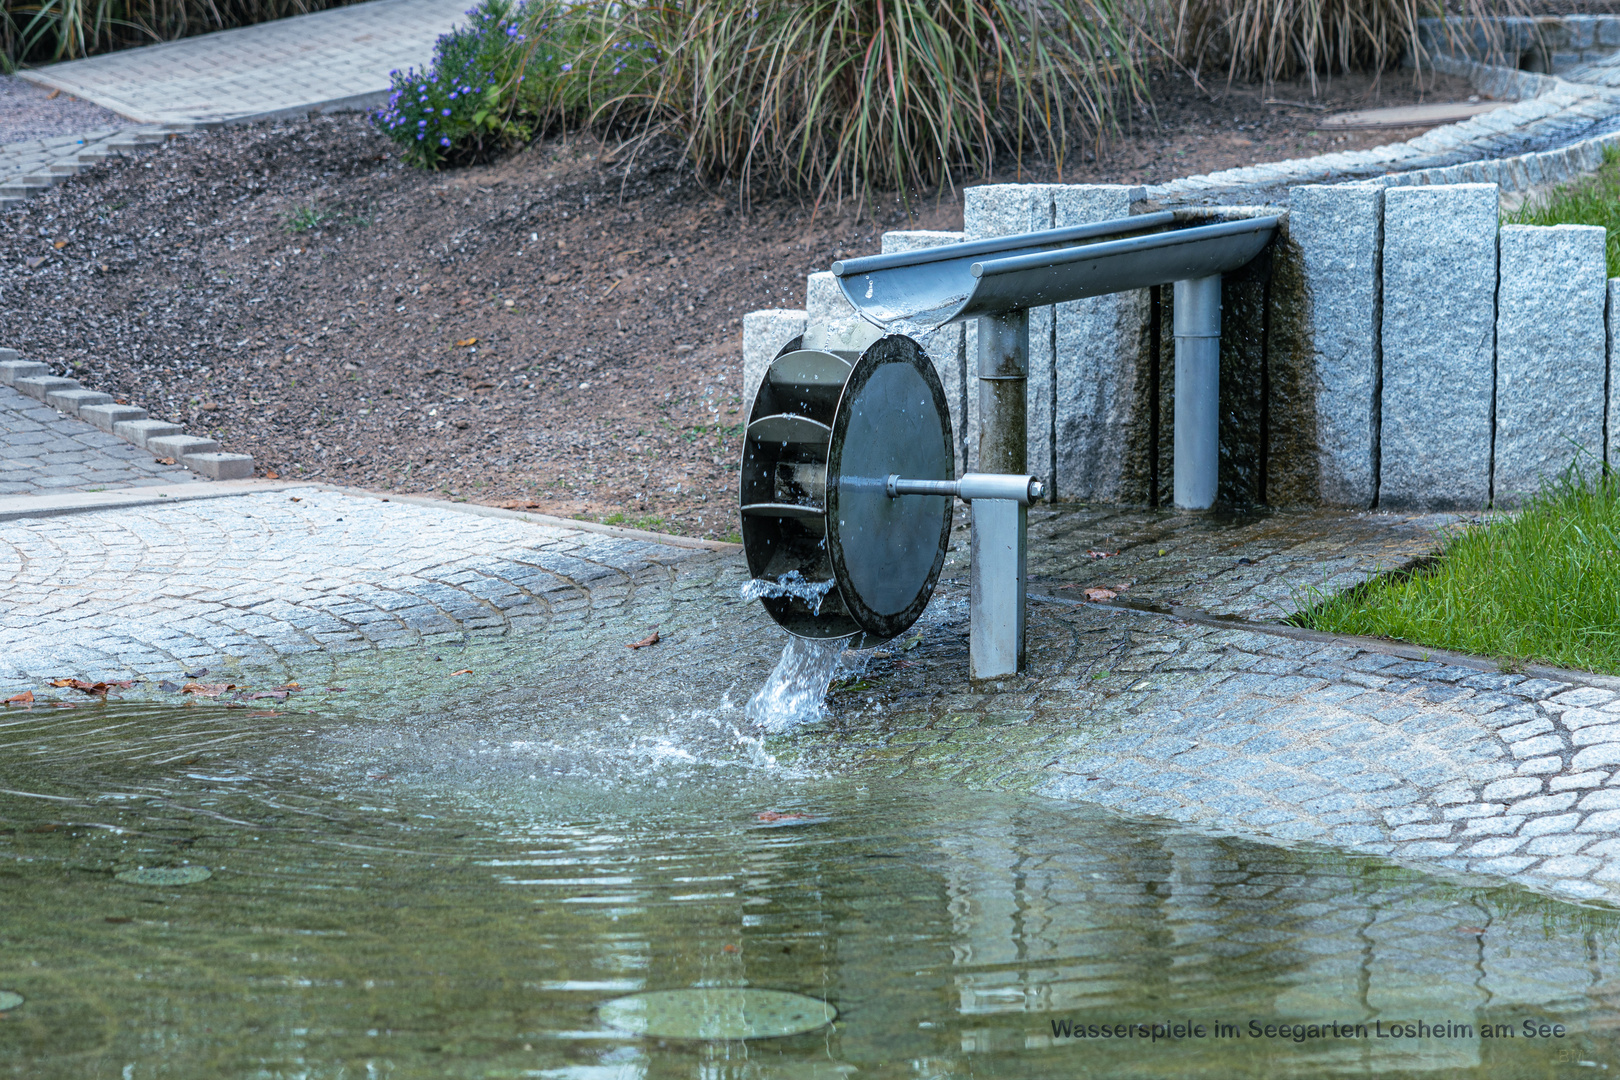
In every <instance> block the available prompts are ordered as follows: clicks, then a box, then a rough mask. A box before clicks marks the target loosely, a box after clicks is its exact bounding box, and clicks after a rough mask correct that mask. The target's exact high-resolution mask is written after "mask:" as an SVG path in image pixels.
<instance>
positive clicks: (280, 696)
mask: <svg viewBox="0 0 1620 1080" xmlns="http://www.w3.org/2000/svg"><path fill="white" fill-rule="evenodd" d="M260 698H274V699H275V700H277V701H286V700H287V691H285V690H260V691H259V692H258V693H255V694H247V695H245V697H244V700H246V701H258V700H259V699H260Z"/></svg>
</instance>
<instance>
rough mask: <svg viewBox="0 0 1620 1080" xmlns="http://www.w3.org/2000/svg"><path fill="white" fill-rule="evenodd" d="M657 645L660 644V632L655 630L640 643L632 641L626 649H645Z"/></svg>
mask: <svg viewBox="0 0 1620 1080" xmlns="http://www.w3.org/2000/svg"><path fill="white" fill-rule="evenodd" d="M656 644H658V631H656V630H654V631H653V632H652V633H650V634H648V635H647V636H646V637H644V638H642V639H641V640H640V641H632V642H631V643H630V644H629V645H627V646H626V648H630V649H645V648H646V647H647V646H649V645H656Z"/></svg>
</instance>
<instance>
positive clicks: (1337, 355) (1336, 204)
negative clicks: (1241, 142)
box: [1288, 184, 1384, 509]
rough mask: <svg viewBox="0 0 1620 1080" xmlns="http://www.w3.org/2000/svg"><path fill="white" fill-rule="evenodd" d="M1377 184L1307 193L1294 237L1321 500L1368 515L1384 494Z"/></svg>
mask: <svg viewBox="0 0 1620 1080" xmlns="http://www.w3.org/2000/svg"><path fill="white" fill-rule="evenodd" d="M1383 213H1384V192H1383V189H1382V188H1380V187H1379V186H1378V185H1376V184H1339V185H1334V186H1316V185H1311V186H1308V187H1297V188H1294V189H1292V190H1291V191H1290V192H1289V202H1288V232H1289V236H1290V238H1291V239H1292V240H1293V242H1294V244H1295V245H1297V247H1298V250H1299V258H1300V264H1301V270H1302V273H1303V276H1304V286H1305V294H1306V301H1307V303H1306V312H1307V313H1306V315H1305V317H1304V321H1305V323H1306V327H1305V329H1306V331H1307V334H1308V337H1309V340H1310V352H1309V356H1308V358H1307V359H1306V369H1307V370H1308V371H1309V372H1310V373H1311V374H1312V375H1313V376H1314V378H1313V380H1312V381H1313V382H1314V384H1315V391H1316V393H1315V421H1316V438H1315V443H1316V473H1317V478H1316V488H1317V497H1318V499H1319V500H1320V502H1321V503H1323V504H1324V505H1327V506H1346V507H1355V508H1358V509H1365V508H1367V507H1369V506H1371V505H1372V502H1373V497H1374V495H1375V494H1376V493H1377V490H1378V475H1377V461H1378V364H1379V339H1378V331H1379V319H1378V302H1379V280H1378V271H1379V254H1380V250H1381V248H1382V246H1383V238H1384V237H1383V231H1384V230H1383Z"/></svg>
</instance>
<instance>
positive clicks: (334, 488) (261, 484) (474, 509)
mask: <svg viewBox="0 0 1620 1080" xmlns="http://www.w3.org/2000/svg"><path fill="white" fill-rule="evenodd" d="M293 490H305V491H309V490H314V491H331V492H335V493H336V494H339V495H347V496H349V497H351V498H357V499H375V500H377V501H378V502H397V503H405V504H406V505H408V506H425V507H429V508H432V509H436V510H448V511H451V512H452V513H457V514H471V515H473V516H474V517H493V518H505V519H506V520H508V521H524V522H528V523H529V524H531V525H543V526H546V527H548V528H557V529H571V530H573V531H575V532H588V533H596V534H598V535H601V536H614V537H619V538H621V539H625V540H646V541H649V542H651V543H655V544H663V545H664V546H665V547H677V548H688V549H691V550H696V551H719V552H730V551H741V550H742V545H741V544H733V543H729V542H728V541H725V540H702V539H698V538H696V537H691V536H674V535H671V534H669V533H655V532H648V531H647V530H645V529H627V528H624V527H623V526H621V525H602V524H599V523H598V522H594V521H577V520H575V519H573V518H560V517H553V516H552V515H550V514H535V513H530V512H529V511H527V510H508V509H506V508H505V507H500V506H484V505H482V504H480V503H456V502H447V501H446V500H444V499H435V498H431V497H429V496H426V495H396V494H392V493H389V494H384V493H383V492H380V491H370V490H368V489H366V488H354V487H343V486H341V485H338V484H321V483H311V482H310V481H308V480H254V479H243V480H223V481H221V482H219V483H217V484H206V485H202V484H173V485H165V486H162V487H139V488H124V489H121V490H117V491H74V492H64V493H62V494H58V495H8V496H0V521H15V520H18V519H25V518H41V517H57V516H60V515H62V514H86V513H93V512H95V511H98V510H122V509H125V508H127V507H132V506H154V505H158V504H168V503H181V502H190V501H193V500H196V499H223V498H229V497H231V496H234V495H253V494H257V493H259V492H263V491H293Z"/></svg>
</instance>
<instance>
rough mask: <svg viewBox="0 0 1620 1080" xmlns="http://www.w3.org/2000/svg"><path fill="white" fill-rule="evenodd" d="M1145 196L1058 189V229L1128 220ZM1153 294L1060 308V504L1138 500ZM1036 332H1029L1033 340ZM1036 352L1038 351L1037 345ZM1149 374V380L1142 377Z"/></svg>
mask: <svg viewBox="0 0 1620 1080" xmlns="http://www.w3.org/2000/svg"><path fill="white" fill-rule="evenodd" d="M1145 195H1146V192H1145V190H1144V189H1143V188H1140V187H1135V186H1131V185H1126V184H1072V185H1065V186H1062V187H1054V188H1053V189H1052V227H1053V228H1059V229H1061V228H1066V227H1068V226H1070V225H1088V224H1092V223H1094V222H1098V221H1109V220H1112V219H1114V218H1123V217H1129V216H1130V214H1131V206H1132V204H1133V203H1136V202H1139V201H1141V200H1142V199H1143V198H1144V197H1145ZM1148 295H1149V293H1148V290H1147V289H1133V290H1131V291H1129V292H1121V293H1111V294H1109V295H1107V296H1094V297H1088V298H1087V299H1084V300H1071V301H1069V302H1068V303H1065V304H1059V305H1057V307H1056V312H1055V318H1056V322H1055V326H1054V329H1053V342H1054V348H1053V356H1054V363H1055V380H1054V390H1053V414H1054V415H1053V432H1054V436H1055V438H1054V447H1053V451H1054V464H1055V469H1054V471H1053V473H1052V474H1051V475H1052V478H1053V492H1052V497H1053V498H1055V499H1078V500H1082V501H1086V502H1108V503H1119V502H1133V501H1139V499H1140V495H1139V494H1138V493H1137V491H1136V489H1137V488H1139V487H1140V486H1141V484H1140V478H1135V477H1132V476H1131V475H1130V465H1131V462H1132V460H1133V458H1135V457H1138V456H1141V455H1139V454H1133V453H1132V446H1133V444H1134V443H1142V445H1144V446H1145V440H1146V438H1147V434H1146V432H1147V430H1148V426H1149V425H1148V416H1147V409H1148V399H1147V397H1146V396H1145V395H1142V394H1139V393H1138V375H1139V370H1138V369H1139V366H1140V365H1142V364H1143V363H1144V361H1145V357H1144V353H1143V350H1144V341H1145V340H1146V335H1147V332H1148V325H1147V320H1148V313H1149V301H1148ZM1033 332H1034V328H1033V326H1032V327H1031V337H1032V339H1033ZM1030 349H1031V351H1032V352H1033V351H1034V342H1033V340H1031V343H1030ZM1144 374H1145V373H1144Z"/></svg>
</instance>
